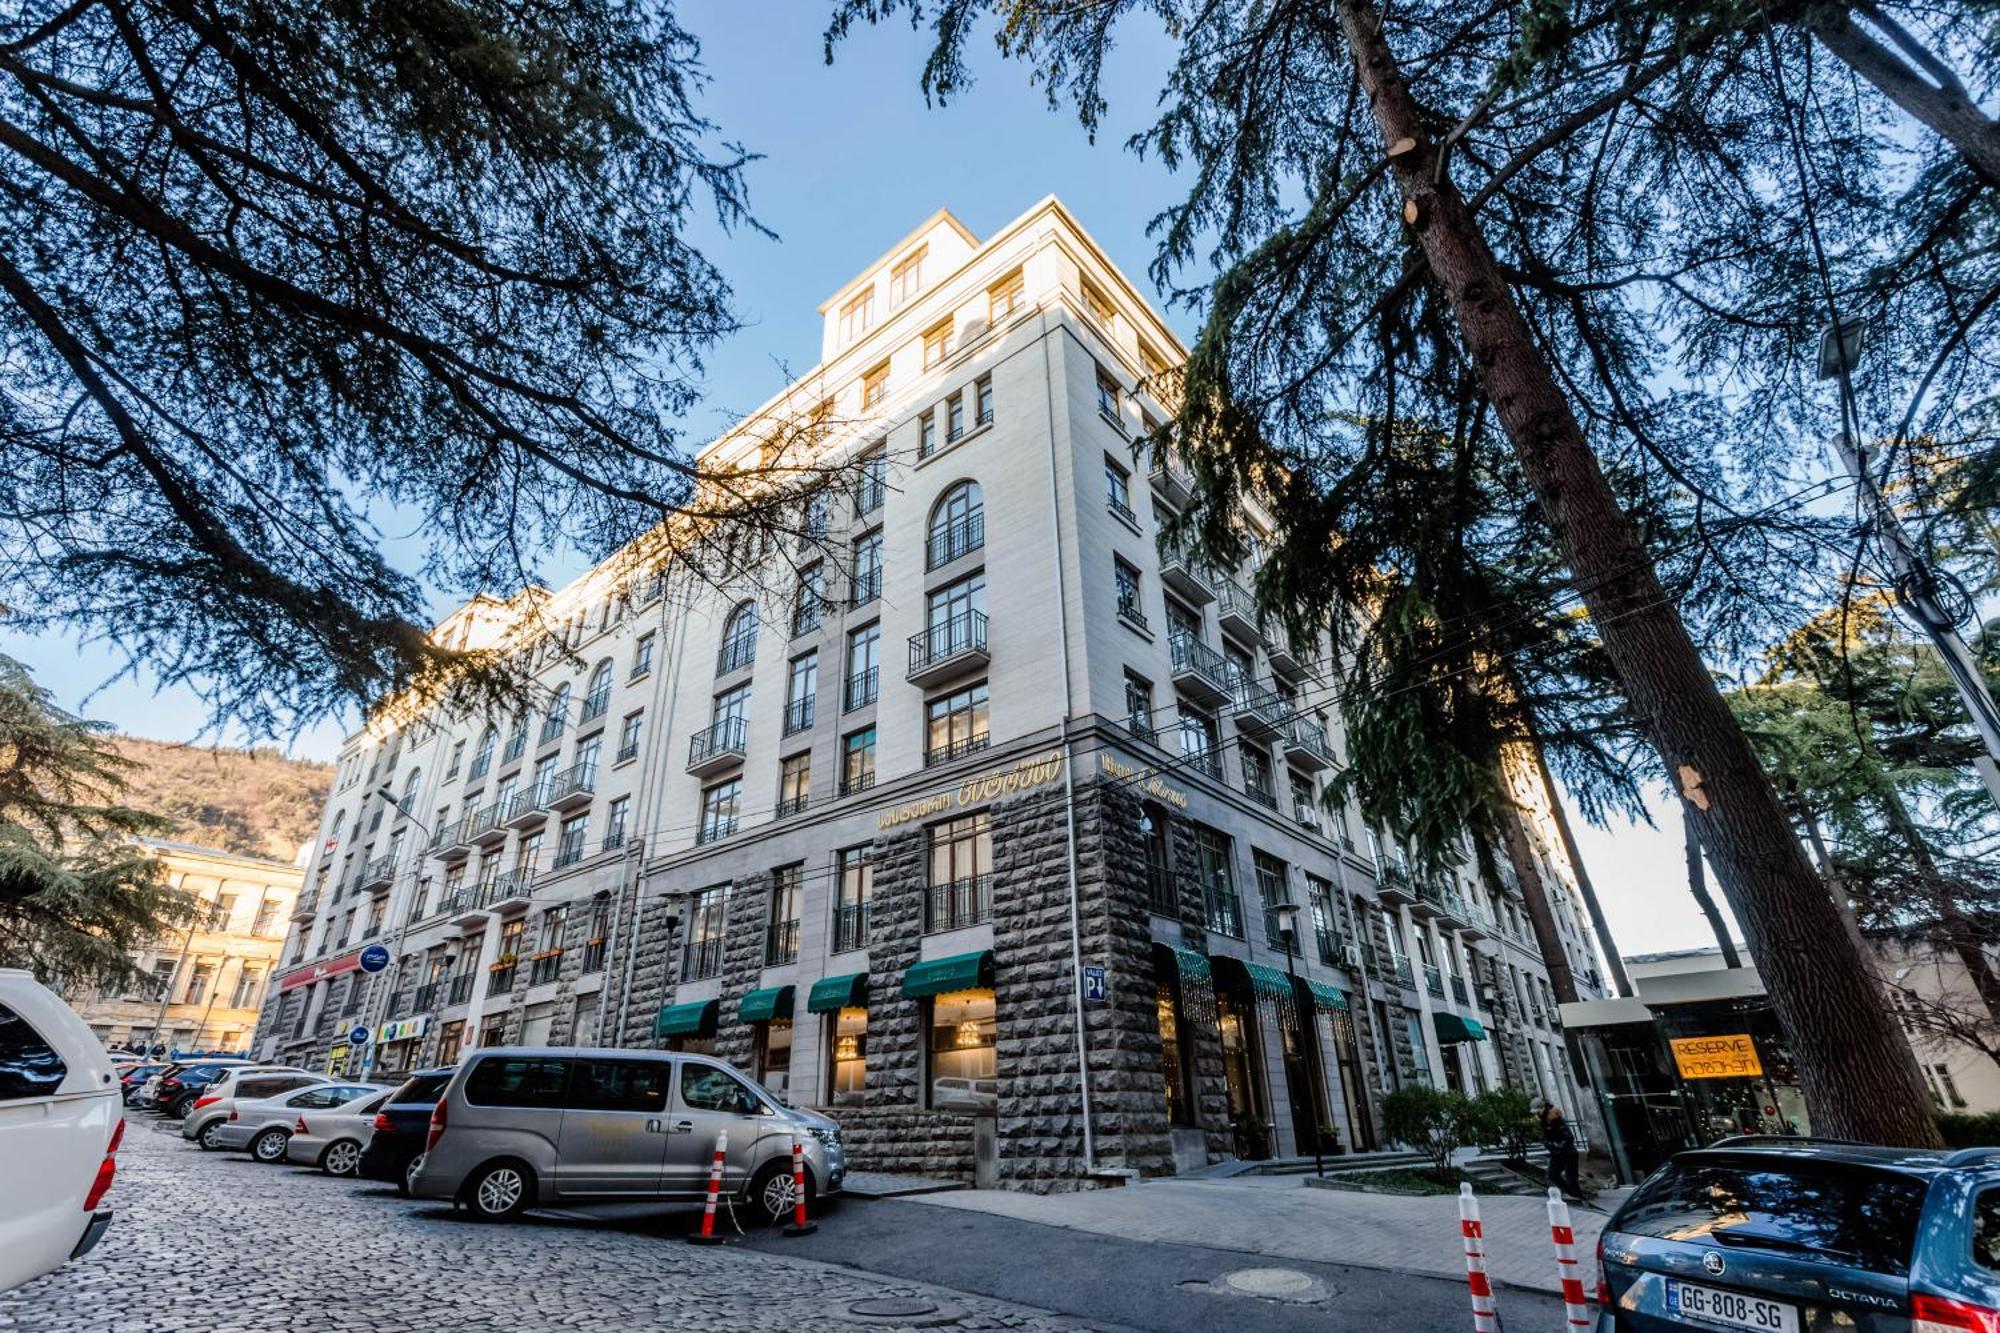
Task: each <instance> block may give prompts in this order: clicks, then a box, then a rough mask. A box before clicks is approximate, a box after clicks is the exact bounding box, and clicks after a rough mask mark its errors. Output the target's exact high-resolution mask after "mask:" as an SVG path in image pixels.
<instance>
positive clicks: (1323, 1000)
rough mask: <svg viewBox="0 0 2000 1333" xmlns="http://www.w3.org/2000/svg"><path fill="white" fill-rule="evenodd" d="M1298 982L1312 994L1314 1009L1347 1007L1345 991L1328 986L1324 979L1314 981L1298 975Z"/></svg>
mask: <svg viewBox="0 0 2000 1333" xmlns="http://www.w3.org/2000/svg"><path fill="white" fill-rule="evenodd" d="M1299 984H1300V985H1301V986H1304V987H1305V988H1306V991H1307V993H1309V994H1310V995H1311V996H1312V1002H1313V1008H1315V1009H1326V1010H1333V1009H1345V1008H1347V993H1346V992H1345V991H1343V990H1341V989H1340V987H1338V986H1329V985H1327V984H1326V983H1325V982H1324V981H1314V980H1313V979H1312V978H1311V977H1300V978H1299Z"/></svg>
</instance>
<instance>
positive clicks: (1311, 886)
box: [1300, 872, 1345, 967]
mask: <svg viewBox="0 0 2000 1333" xmlns="http://www.w3.org/2000/svg"><path fill="white" fill-rule="evenodd" d="M1306 913H1307V915H1308V916H1310V917H1311V918H1312V920H1311V925H1312V933H1313V946H1314V950H1315V952H1317V953H1318V955H1319V960H1320V961H1321V962H1322V963H1325V964H1326V965H1327V966H1329V967H1342V966H1344V965H1345V964H1344V963H1343V961H1342V959H1341V957H1340V924H1339V919H1338V917H1337V915H1336V913H1335V909H1334V905H1333V885H1332V884H1330V883H1328V882H1327V881H1326V880H1323V879H1321V878H1320V877H1319V876H1318V875H1315V874H1312V873H1310V872H1308V873H1307V874H1306ZM1300 947H1301V949H1303V948H1304V945H1303V944H1302V945H1301V946H1300Z"/></svg>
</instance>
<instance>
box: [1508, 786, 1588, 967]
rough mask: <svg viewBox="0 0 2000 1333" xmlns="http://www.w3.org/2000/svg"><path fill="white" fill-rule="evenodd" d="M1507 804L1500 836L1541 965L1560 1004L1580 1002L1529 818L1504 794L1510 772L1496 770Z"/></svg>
mask: <svg viewBox="0 0 2000 1333" xmlns="http://www.w3.org/2000/svg"><path fill="white" fill-rule="evenodd" d="M1494 781H1496V782H1498V783H1499V784H1500V789H1501V792H1502V793H1503V794H1502V798H1501V799H1503V800H1507V801H1508V803H1507V806H1506V808H1505V809H1503V810H1501V811H1500V837H1501V840H1502V841H1503V842H1505V843H1506V845H1507V863H1508V864H1509V865H1511V866H1513V867H1514V878H1515V880H1516V881H1517V882H1518V883H1519V884H1520V886H1521V901H1522V902H1523V903H1524V904H1526V906H1527V908H1528V925H1529V926H1530V927H1531V928H1532V929H1533V930H1534V932H1535V947H1536V948H1537V949H1539V950H1541V954H1542V967H1543V969H1544V970H1545V971H1547V972H1548V974H1549V989H1550V990H1552V991H1554V992H1555V993H1556V1003H1557V1004H1575V1003H1576V1002H1577V998H1578V997H1577V993H1576V977H1575V975H1574V974H1573V973H1571V971H1570V966H1569V955H1568V954H1566V953H1564V952H1563V942H1562V932H1561V931H1559V930H1558V929H1557V928H1556V911H1555V908H1553V907H1551V906H1550V905H1549V887H1548V885H1546V884H1544V883H1543V882H1542V870H1541V867H1540V866H1538V865H1536V864H1535V849H1534V848H1533V847H1532V846H1531V845H1530V844H1529V842H1528V827H1527V820H1526V819H1525V818H1524V817H1523V816H1522V813H1521V810H1520V808H1519V807H1518V806H1516V805H1515V804H1514V803H1513V802H1512V801H1511V800H1508V798H1507V797H1506V795H1505V792H1506V790H1507V775H1506V774H1505V773H1504V772H1501V773H1496V774H1495V775H1494Z"/></svg>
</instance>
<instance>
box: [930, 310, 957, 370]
mask: <svg viewBox="0 0 2000 1333" xmlns="http://www.w3.org/2000/svg"><path fill="white" fill-rule="evenodd" d="M950 355H951V317H950V316H946V317H945V318H944V319H943V320H941V321H939V322H938V323H936V324H933V325H932V326H931V327H930V328H928V329H925V330H924V369H925V370H929V369H930V368H931V367H933V366H936V365H939V364H941V363H942V362H943V361H944V359H945V358H946V357H948V356H950Z"/></svg>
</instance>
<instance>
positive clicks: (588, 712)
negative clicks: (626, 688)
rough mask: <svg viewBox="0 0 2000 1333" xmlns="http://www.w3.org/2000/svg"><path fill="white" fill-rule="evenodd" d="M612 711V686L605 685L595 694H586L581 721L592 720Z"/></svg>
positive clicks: (579, 719)
mask: <svg viewBox="0 0 2000 1333" xmlns="http://www.w3.org/2000/svg"><path fill="white" fill-rule="evenodd" d="M610 711H611V687H610V686H609V685H607V686H605V687H604V688H603V689H601V690H598V691H597V692H596V693H594V694H589V695H586V696H584V700H583V716H582V717H580V718H578V719H577V721H579V722H592V721H595V720H596V719H598V718H600V717H603V716H604V715H605V714H606V713H608V712H610Z"/></svg>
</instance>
